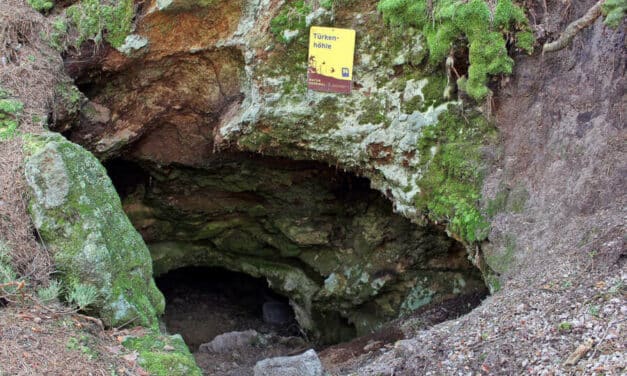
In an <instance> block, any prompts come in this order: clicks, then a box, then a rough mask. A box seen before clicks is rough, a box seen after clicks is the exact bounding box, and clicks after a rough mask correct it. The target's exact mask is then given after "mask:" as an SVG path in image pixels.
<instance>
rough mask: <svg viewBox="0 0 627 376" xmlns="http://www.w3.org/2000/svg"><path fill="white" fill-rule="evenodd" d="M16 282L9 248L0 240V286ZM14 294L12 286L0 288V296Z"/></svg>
mask: <svg viewBox="0 0 627 376" xmlns="http://www.w3.org/2000/svg"><path fill="white" fill-rule="evenodd" d="M16 280H17V273H15V270H13V266H12V265H11V248H9V246H8V245H7V243H6V242H5V241H4V240H2V239H0V285H2V284H4V283H7V282H12V281H16ZM14 292H15V287H14V286H7V287H0V296H2V295H3V294H12V293H14Z"/></svg>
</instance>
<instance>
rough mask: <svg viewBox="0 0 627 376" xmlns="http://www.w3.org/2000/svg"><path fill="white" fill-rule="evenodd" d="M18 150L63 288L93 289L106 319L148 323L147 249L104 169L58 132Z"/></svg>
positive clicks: (158, 301)
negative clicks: (21, 150)
mask: <svg viewBox="0 0 627 376" xmlns="http://www.w3.org/2000/svg"><path fill="white" fill-rule="evenodd" d="M24 149H25V154H26V161H25V167H24V174H25V177H26V181H27V183H28V186H29V187H30V192H31V199H30V205H29V211H30V214H31V217H32V219H33V222H34V224H35V227H36V228H37V231H38V232H39V235H40V236H41V240H42V241H43V243H44V244H45V245H46V247H48V248H49V249H50V251H51V252H52V253H53V254H54V259H55V261H56V267H57V270H58V274H57V276H58V277H59V278H60V279H61V281H62V282H63V284H64V287H65V289H66V291H72V290H73V289H76V287H77V286H79V285H83V286H84V285H88V286H93V287H95V288H96V289H97V291H98V297H97V299H96V301H95V302H93V304H91V305H90V309H92V310H93V311H95V313H96V314H98V315H99V316H100V317H101V318H102V320H103V322H104V323H105V324H106V325H111V326H115V325H122V324H128V323H130V322H135V323H137V324H140V325H152V324H154V323H155V322H156V317H157V315H158V314H160V313H162V312H163V309H164V299H163V296H162V295H161V293H160V292H159V290H158V289H157V288H156V286H155V283H154V280H153V278H152V262H151V259H150V253H149V252H148V249H147V248H146V245H145V244H144V241H143V240H142V238H141V236H140V235H139V234H138V233H137V231H135V229H134V228H133V226H132V225H131V223H130V222H129V220H128V218H127V217H126V215H125V214H124V211H123V210H122V205H121V203H120V199H119V197H118V195H117V193H116V191H115V189H114V188H113V185H112V184H111V180H110V179H109V177H108V176H107V173H106V170H105V169H104V167H103V166H102V165H101V164H100V162H99V161H98V159H96V158H95V157H94V156H93V155H92V154H91V153H89V152H88V151H86V150H85V149H83V148H82V147H80V146H78V145H76V144H73V143H71V142H69V141H67V140H66V139H65V138H64V137H63V136H61V135H59V134H45V135H41V136H34V135H29V136H27V137H25V140H24Z"/></svg>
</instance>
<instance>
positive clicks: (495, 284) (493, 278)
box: [485, 274, 501, 294]
mask: <svg viewBox="0 0 627 376" xmlns="http://www.w3.org/2000/svg"><path fill="white" fill-rule="evenodd" d="M485 282H486V285H488V289H489V290H490V294H494V293H496V292H498V291H500V290H501V280H500V279H499V277H498V276H497V275H495V274H488V275H487V276H485Z"/></svg>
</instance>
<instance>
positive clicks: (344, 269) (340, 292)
mask: <svg viewBox="0 0 627 376" xmlns="http://www.w3.org/2000/svg"><path fill="white" fill-rule="evenodd" d="M132 153H133V151H132V149H129V151H128V152H127V154H124V155H123V156H121V157H118V158H114V159H110V160H108V161H106V162H104V165H105V167H106V168H107V170H108V174H109V176H110V178H111V180H112V182H113V184H114V186H115V188H116V190H117V191H118V193H119V195H120V198H121V199H122V203H123V206H124V210H125V212H126V213H127V215H128V217H129V219H130V220H131V222H132V224H133V225H134V227H135V228H136V229H137V230H138V232H139V233H140V234H141V235H142V237H143V238H144V240H145V242H146V244H147V245H148V248H149V250H150V252H151V255H152V258H153V270H154V275H155V277H156V281H157V284H158V287H159V288H160V289H161V291H162V292H163V293H164V295H165V297H166V302H167V304H166V313H165V316H164V318H163V319H164V322H165V324H166V327H167V330H168V331H169V332H170V333H180V334H182V336H183V338H184V339H185V341H186V342H187V344H188V345H189V346H190V347H191V348H192V349H193V350H197V349H198V347H199V346H200V345H201V344H202V343H207V342H209V341H211V340H212V338H214V337H215V336H216V335H219V334H221V333H231V332H241V331H244V330H248V329H254V330H256V331H257V332H259V333H262V334H264V333H270V334H268V335H274V336H275V338H276V337H280V338H301V339H302V340H304V342H306V343H307V344H308V345H310V346H315V347H316V348H324V347H326V346H328V345H333V344H337V343H342V342H346V341H350V340H352V339H354V338H356V337H360V336H364V335H370V334H372V333H373V332H376V331H377V330H380V329H381V328H382V327H385V325H387V323H390V322H394V321H395V320H397V319H398V318H399V317H410V316H411V317H413V316H414V315H413V312H417V313H419V312H426V314H429V313H428V312H432V311H430V309H432V308H433V309H435V308H437V307H439V306H440V305H443V306H445V305H446V304H449V303H447V302H450V301H451V299H453V300H454V301H463V302H472V305H473V306H476V305H475V304H479V301H476V300H475V299H469V297H474V296H482V297H483V296H485V294H486V291H487V290H486V287H485V284H484V282H483V279H482V277H481V274H480V273H479V271H478V270H477V269H476V268H475V267H474V266H472V265H471V263H470V262H469V261H468V259H467V254H466V250H465V248H464V247H463V245H462V244H461V243H459V242H457V241H455V240H454V239H452V238H450V237H448V236H447V235H446V234H445V232H444V229H443V228H442V227H441V226H435V225H429V224H426V225H417V224H415V223H412V222H411V221H410V220H409V219H407V218H405V217H403V216H401V215H399V214H396V213H394V211H393V208H392V203H391V202H390V201H389V200H388V199H387V198H386V197H384V195H383V194H381V193H380V192H378V191H376V190H374V189H372V188H371V187H370V181H369V180H368V179H367V178H364V177H360V176H358V175H357V174H355V173H351V172H346V171H343V170H341V169H338V168H336V167H333V166H328V165H327V164H324V163H320V162H314V161H296V160H291V159H287V158H280V157H268V156H262V155H258V154H252V153H228V152H226V153H219V154H214V155H213V156H212V157H211V158H210V159H209V160H206V161H205V162H204V163H203V165H200V166H194V167H192V166H188V165H182V164H175V163H171V164H160V163H155V162H154V161H152V160H149V159H146V158H137V157H136V156H134V155H133V154H132ZM274 302H276V304H275V303H274ZM288 303H289V304H288ZM264 305H265V306H266V308H267V309H270V308H272V307H273V306H275V308H277V309H279V310H282V311H284V312H290V313H289V315H290V320H289V322H288V321H285V322H282V323H281V324H279V325H273V324H272V323H271V322H267V321H268V320H266V321H264V315H263V308H264ZM464 306H466V304H465V305H464ZM451 312H453V313H451V314H450V315H446V317H447V318H452V317H455V316H456V315H457V313H459V312H460V310H452V311H451ZM419 314H420V315H422V314H421V313H419ZM438 317H439V316H438ZM442 319H443V318H442ZM427 321H429V322H431V323H435V322H433V321H430V320H427ZM299 346H300V344H299V345H297V346H295V347H299ZM269 348H272V346H270V347H269ZM288 350H289V349H285V351H288ZM264 351H265V350H264Z"/></svg>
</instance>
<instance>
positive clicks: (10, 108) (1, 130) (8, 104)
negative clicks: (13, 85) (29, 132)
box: [0, 88, 24, 141]
mask: <svg viewBox="0 0 627 376" xmlns="http://www.w3.org/2000/svg"><path fill="white" fill-rule="evenodd" d="M23 110H24V104H23V103H22V102H20V101H19V100H17V99H13V98H10V94H9V92H7V91H6V90H3V89H2V88H0V141H4V140H9V139H11V138H13V136H15V132H16V131H17V127H18V126H19V117H20V115H21V114H22V111H23Z"/></svg>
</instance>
